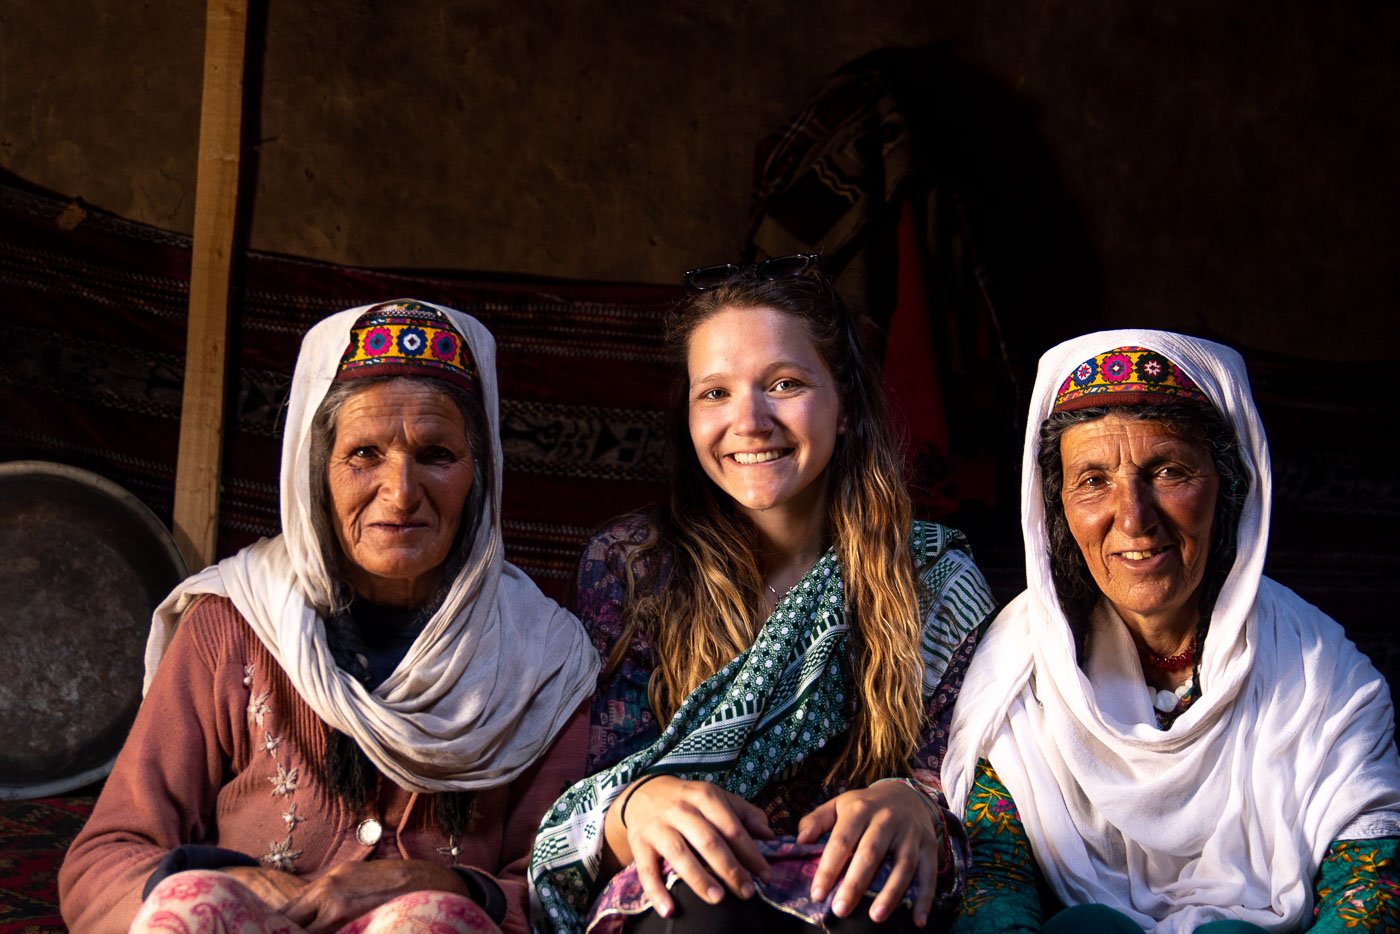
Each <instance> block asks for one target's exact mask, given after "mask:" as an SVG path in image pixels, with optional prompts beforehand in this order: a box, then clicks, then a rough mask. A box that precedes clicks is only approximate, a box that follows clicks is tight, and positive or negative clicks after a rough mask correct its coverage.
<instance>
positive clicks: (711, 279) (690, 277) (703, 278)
mask: <svg viewBox="0 0 1400 934" xmlns="http://www.w3.org/2000/svg"><path fill="white" fill-rule="evenodd" d="M738 271H739V267H738V266H735V265H734V264H733V263H724V264H723V265H720V266H701V267H700V268H699V269H692V270H690V272H688V273H686V274H685V284H686V285H687V286H688V287H689V288H692V289H694V290H695V291H697V292H703V291H705V290H706V289H713V288H715V287H717V286H721V285H724V284H725V283H726V282H728V281H729V280H730V279H732V278H733V277H734V275H735V273H737V272H738Z"/></svg>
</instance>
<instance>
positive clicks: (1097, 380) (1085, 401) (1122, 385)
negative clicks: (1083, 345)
mask: <svg viewBox="0 0 1400 934" xmlns="http://www.w3.org/2000/svg"><path fill="white" fill-rule="evenodd" d="M1164 402H1167V403H1170V402H1175V403H1183V402H1184V403H1187V404H1189V405H1210V400H1209V399H1207V398H1206V394H1205V393H1204V392H1202V391H1201V389H1200V387H1199V386H1197V385H1196V384H1195V383H1194V382H1193V381H1192V380H1191V377H1189V376H1187V375H1186V374H1185V373H1183V372H1182V371H1181V368H1180V367H1178V366H1177V365H1176V364H1175V363H1173V362H1172V361H1170V360H1168V359H1167V358H1166V357H1165V356H1164V355H1162V354H1160V353H1158V352H1157V351H1155V350H1148V349H1147V348H1146V347H1116V348H1114V349H1113V350H1109V351H1105V352H1104V353H1101V354H1099V355H1098V356H1095V357H1091V358H1089V359H1088V360H1085V361H1084V362H1083V363H1081V364H1079V366H1077V367H1075V368H1074V372H1073V373H1070V374H1069V376H1067V377H1066V378H1065V381H1064V382H1063V383H1061V384H1060V389H1059V391H1058V392H1057V393H1055V407H1054V408H1053V409H1051V411H1053V412H1066V411H1072V410H1074V409H1086V408H1089V407H1091V406H1100V405H1155V404H1159V403H1164Z"/></svg>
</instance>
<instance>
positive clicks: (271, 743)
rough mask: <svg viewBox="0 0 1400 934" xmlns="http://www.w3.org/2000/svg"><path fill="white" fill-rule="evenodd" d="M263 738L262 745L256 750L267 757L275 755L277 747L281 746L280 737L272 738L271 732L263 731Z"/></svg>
mask: <svg viewBox="0 0 1400 934" xmlns="http://www.w3.org/2000/svg"><path fill="white" fill-rule="evenodd" d="M263 736H264V737H265V739H264V740H263V744H262V745H261V746H259V747H258V748H259V749H261V750H262V751H263V752H265V753H267V754H268V755H269V756H275V755H277V747H278V746H280V745H282V737H280V736H273V735H272V731H271V730H263Z"/></svg>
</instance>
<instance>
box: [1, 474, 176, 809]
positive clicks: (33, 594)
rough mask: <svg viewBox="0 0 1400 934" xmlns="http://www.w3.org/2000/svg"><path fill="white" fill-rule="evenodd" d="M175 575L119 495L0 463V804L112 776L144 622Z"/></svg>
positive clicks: (150, 522) (171, 547)
mask: <svg viewBox="0 0 1400 934" xmlns="http://www.w3.org/2000/svg"><path fill="white" fill-rule="evenodd" d="M184 575H185V563H184V560H183V559H182V558H181V556H180V552H179V549H178V548H177V547H176V545H175V541H174V539H173V538H172V537H171V535H170V532H169V531H168V530H167V529H166V528H165V526H164V525H162V524H161V522H160V520H159V519H157V518H156V517H155V515H153V514H152V513H151V511H150V510H149V509H147V508H146V506H145V504H143V503H142V502H141V501H140V500H138V499H137V498H136V497H134V496H132V495H131V494H130V493H129V492H127V491H126V490H124V489H122V488H121V487H120V486H118V485H116V484H115V483H112V482H111V481H109V480H105V479H103V478H102V477H100V476H98V475H97V474H94V473H90V472H89V471H86V470H80V469H78V468H75V467H69V466H67V465H64V464H54V463H49V462H46V461H10V462H8V463H0V798H39V797H45V796H48V795H56V794H62V793H64V792H67V791H71V790H73V789H76V788H81V787H82V786H84V785H88V784H90V783H92V782H94V781H96V780H98V779H100V778H103V777H104V776H106V775H107V773H108V772H110V771H111V769H112V764H113V762H114V761H115V760H116V756H117V752H118V751H120V749H121V745H122V742H123V741H124V740H125V739H126V734H127V732H128V730H129V729H130V728H131V723H132V720H133V719H134V718H135V716H136V709H137V707H138V706H139V705H140V703H141V675H142V661H143V656H144V653H145V647H146V635H147V633H148V632H149V631H150V625H151V612H152V610H154V609H155V607H156V605H157V604H158V603H160V601H161V600H163V599H164V598H165V596H166V595H167V594H168V593H169V592H170V590H171V588H172V587H174V585H175V584H177V583H178V582H179V581H180V580H181V579H182V578H183V577H184Z"/></svg>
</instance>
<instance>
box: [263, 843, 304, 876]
mask: <svg viewBox="0 0 1400 934" xmlns="http://www.w3.org/2000/svg"><path fill="white" fill-rule="evenodd" d="M268 845H269V847H270V849H269V850H268V851H267V852H266V853H264V854H263V857H262V861H263V862H264V863H266V864H267V865H269V866H271V867H272V868H273V869H281V870H282V871H283V872H291V871H292V870H293V869H294V868H296V861H297V859H298V858H299V857H300V856H301V850H294V849H292V838H291V837H290V836H289V837H287V839H285V840H274V841H272V843H270V844H268Z"/></svg>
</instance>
